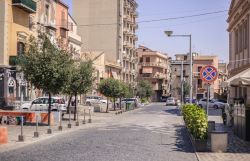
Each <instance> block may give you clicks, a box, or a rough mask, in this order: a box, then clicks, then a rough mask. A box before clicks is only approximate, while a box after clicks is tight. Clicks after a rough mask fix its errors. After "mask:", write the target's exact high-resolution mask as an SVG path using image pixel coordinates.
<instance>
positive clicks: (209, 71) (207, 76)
mask: <svg viewBox="0 0 250 161" xmlns="http://www.w3.org/2000/svg"><path fill="white" fill-rule="evenodd" d="M200 77H201V79H202V80H203V81H204V82H206V83H209V84H210V83H213V82H214V81H215V80H216V79H217V78H218V71H217V69H216V68H215V67H214V66H212V65H207V66H204V67H203V68H202V69H201V71H200Z"/></svg>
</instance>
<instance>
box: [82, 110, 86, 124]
mask: <svg viewBox="0 0 250 161" xmlns="http://www.w3.org/2000/svg"><path fill="white" fill-rule="evenodd" d="M85 116H86V112H85V109H84V110H83V121H82V124H86V119H85Z"/></svg>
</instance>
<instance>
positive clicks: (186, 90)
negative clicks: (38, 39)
mask: <svg viewBox="0 0 250 161" xmlns="http://www.w3.org/2000/svg"><path fill="white" fill-rule="evenodd" d="M189 92H190V85H189V84H188V82H184V83H183V97H184V98H185V97H186V96H187V95H189Z"/></svg>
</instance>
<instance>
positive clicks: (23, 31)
mask: <svg viewBox="0 0 250 161" xmlns="http://www.w3.org/2000/svg"><path fill="white" fill-rule="evenodd" d="M36 11H37V6H36V2H35V1H33V0H26V1H21V0H1V1H0V106H1V107H3V106H5V105H13V104H12V103H13V102H14V101H15V100H16V99H19V100H20V98H21V95H22V97H23V98H24V99H27V97H28V96H29V94H28V92H29V91H28V83H27V82H26V81H25V80H24V78H23V75H22V73H20V72H18V71H17V69H16V58H17V56H18V55H21V54H23V53H24V49H25V43H26V40H27V39H28V38H29V36H30V35H31V34H33V32H34V26H35V24H33V23H32V18H33V17H34V16H35V14H36Z"/></svg>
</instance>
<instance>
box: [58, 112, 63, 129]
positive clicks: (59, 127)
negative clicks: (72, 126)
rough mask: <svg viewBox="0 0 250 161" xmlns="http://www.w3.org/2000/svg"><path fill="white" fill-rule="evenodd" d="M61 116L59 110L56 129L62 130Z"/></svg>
mask: <svg viewBox="0 0 250 161" xmlns="http://www.w3.org/2000/svg"><path fill="white" fill-rule="evenodd" d="M62 129H63V128H62V117H61V111H59V126H58V130H59V131H62Z"/></svg>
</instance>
